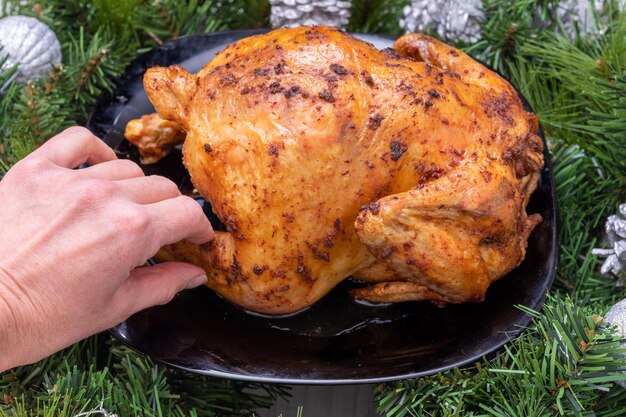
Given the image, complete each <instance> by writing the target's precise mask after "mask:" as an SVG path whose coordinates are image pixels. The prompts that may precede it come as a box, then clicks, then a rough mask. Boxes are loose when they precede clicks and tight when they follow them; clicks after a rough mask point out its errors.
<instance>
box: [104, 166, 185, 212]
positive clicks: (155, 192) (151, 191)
mask: <svg viewBox="0 0 626 417" xmlns="http://www.w3.org/2000/svg"><path fill="white" fill-rule="evenodd" d="M96 166H98V165H96ZM117 184H118V185H119V186H121V187H122V190H123V192H124V194H125V195H126V197H127V198H128V199H129V200H131V201H133V202H134V203H137V204H152V203H157V202H159V201H163V200H167V199H171V198H176V197H178V196H180V191H179V190H178V187H177V186H176V184H174V183H173V182H172V181H170V180H168V179H167V178H165V177H161V176H159V175H150V176H148V177H136V178H128V179H124V180H121V181H117ZM196 205H197V204H196Z"/></svg>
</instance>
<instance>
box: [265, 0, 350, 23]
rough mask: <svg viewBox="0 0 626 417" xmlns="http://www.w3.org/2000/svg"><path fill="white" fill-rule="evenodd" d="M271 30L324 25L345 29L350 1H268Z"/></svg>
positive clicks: (348, 17)
mask: <svg viewBox="0 0 626 417" xmlns="http://www.w3.org/2000/svg"><path fill="white" fill-rule="evenodd" d="M269 2H270V5H271V6H272V8H271V14H270V23H271V24H272V27H273V28H278V27H285V26H286V27H294V26H315V25H326V26H335V27H338V28H342V29H345V28H346V26H347V25H348V21H349V20H350V8H351V7H352V1H341V0H313V1H309V0H269Z"/></svg>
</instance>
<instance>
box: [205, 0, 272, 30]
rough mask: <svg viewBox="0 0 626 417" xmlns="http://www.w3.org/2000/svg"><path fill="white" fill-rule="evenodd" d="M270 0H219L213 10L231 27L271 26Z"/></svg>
mask: <svg viewBox="0 0 626 417" xmlns="http://www.w3.org/2000/svg"><path fill="white" fill-rule="evenodd" d="M270 10H271V9H270V3H269V1H268V0H218V1H216V3H215V6H214V7H213V9H212V11H213V13H214V14H215V15H216V16H217V17H218V19H219V20H220V21H222V22H224V24H225V26H226V27H227V28H229V29H257V28H266V27H269V23H270Z"/></svg>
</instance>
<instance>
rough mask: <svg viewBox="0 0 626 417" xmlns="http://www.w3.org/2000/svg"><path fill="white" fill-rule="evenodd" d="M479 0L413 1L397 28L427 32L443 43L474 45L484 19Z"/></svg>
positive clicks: (406, 8)
mask: <svg viewBox="0 0 626 417" xmlns="http://www.w3.org/2000/svg"><path fill="white" fill-rule="evenodd" d="M481 7H482V1H481V0H441V1H433V0H412V1H411V4H410V5H407V6H405V7H404V9H403V11H402V12H403V16H404V17H403V18H402V19H400V27H401V28H402V29H403V30H404V31H405V32H407V33H410V32H425V31H430V32H434V33H436V34H437V35H438V36H439V37H440V38H441V39H443V40H461V41H465V42H470V43H471V42H476V41H478V40H479V39H480V25H481V23H482V22H483V21H484V20H485V15H484V13H483V12H482V9H481Z"/></svg>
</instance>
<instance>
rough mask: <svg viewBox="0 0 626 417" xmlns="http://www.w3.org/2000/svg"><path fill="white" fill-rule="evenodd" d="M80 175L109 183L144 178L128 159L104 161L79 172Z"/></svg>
mask: <svg viewBox="0 0 626 417" xmlns="http://www.w3.org/2000/svg"><path fill="white" fill-rule="evenodd" d="M80 174H81V175H84V176H88V177H90V178H98V179H103V180H109V181H116V180H124V179H127V178H136V177H143V176H144V173H143V171H142V169H141V167H139V165H137V164H136V163H134V162H133V161H129V160H128V159H115V160H113V161H106V162H102V163H100V164H96V165H92V166H90V167H87V168H85V169H82V170H80Z"/></svg>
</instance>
